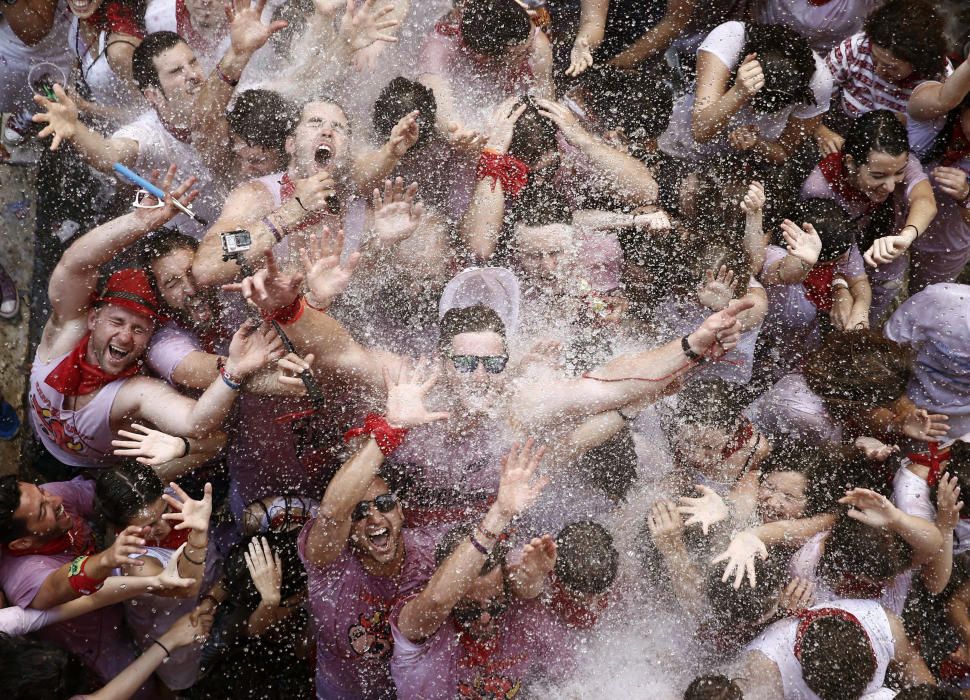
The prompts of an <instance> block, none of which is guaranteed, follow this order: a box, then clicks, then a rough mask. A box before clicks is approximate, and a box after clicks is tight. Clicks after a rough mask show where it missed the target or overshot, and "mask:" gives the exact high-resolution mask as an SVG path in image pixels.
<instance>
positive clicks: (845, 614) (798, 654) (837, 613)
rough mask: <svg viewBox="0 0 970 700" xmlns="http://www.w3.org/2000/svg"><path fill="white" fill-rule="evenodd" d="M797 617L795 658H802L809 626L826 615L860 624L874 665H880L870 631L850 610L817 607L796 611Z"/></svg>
mask: <svg viewBox="0 0 970 700" xmlns="http://www.w3.org/2000/svg"><path fill="white" fill-rule="evenodd" d="M795 617H797V618H798V619H799V623H798V629H797V631H796V632H795V650H794V651H795V658H796V659H798V660H799V661H801V660H802V642H803V640H804V638H805V633H806V632H808V628H809V627H811V626H812V623H813V622H815V621H816V620H820V619H822V618H825V617H836V618H838V619H840V620H845V621H846V622H851V623H852V624H854V625H858V626H859V629H861V630H862V633H863V634H864V635H865V636H866V641H867V642H868V643H869V653H871V654H872V663H873V665H878V663H877V659H876V652H875V649H873V647H872V639H870V637H869V633H868V632H866V628H865V627H863V626H862V623H861V622H859V618H857V617H856V616H855V615H853V614H852V613H850V612H849V611H848V610H843V609H842V608H817V609H815V610H802V611H801V612H799V613H796V615H795Z"/></svg>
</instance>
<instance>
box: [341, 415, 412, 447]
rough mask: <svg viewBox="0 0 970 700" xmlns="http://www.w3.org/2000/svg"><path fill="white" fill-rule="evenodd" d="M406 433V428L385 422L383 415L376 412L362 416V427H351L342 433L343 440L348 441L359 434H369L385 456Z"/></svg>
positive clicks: (400, 441)
mask: <svg viewBox="0 0 970 700" xmlns="http://www.w3.org/2000/svg"><path fill="white" fill-rule="evenodd" d="M407 434H408V430H407V428H395V427H394V426H392V425H391V424H390V423H388V422H387V419H386V418H384V416H381V415H378V414H377V413H368V414H367V416H366V417H365V418H364V426H363V427H362V428H351V429H350V430H348V431H347V432H346V433H344V442H350V441H351V440H353V439H354V438H355V437H359V436H361V435H370V436H371V437H372V438H374V439H375V440H376V441H377V446H378V447H380V448H381V452H383V453H384V456H385V457H386V456H387V455H389V454H391V453H392V452H393V451H394V450H396V449H397V448H398V447H400V445H401V443H402V442H404V438H406V437H407Z"/></svg>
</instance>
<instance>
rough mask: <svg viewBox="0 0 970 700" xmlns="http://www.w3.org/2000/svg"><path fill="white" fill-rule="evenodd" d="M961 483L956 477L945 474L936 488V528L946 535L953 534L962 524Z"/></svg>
mask: <svg viewBox="0 0 970 700" xmlns="http://www.w3.org/2000/svg"><path fill="white" fill-rule="evenodd" d="M962 509H963V501H961V500H960V482H959V481H957V478H956V477H955V476H950V474H949V473H944V474H943V476H941V477H940V482H939V484H938V485H937V487H936V526H937V527H938V528H939V529H940V532H942V533H943V534H944V535H946V534H947V533H948V532H951V531H952V530H953V529H954V528H955V527H956V526H957V523H959V522H960V511H961V510H962Z"/></svg>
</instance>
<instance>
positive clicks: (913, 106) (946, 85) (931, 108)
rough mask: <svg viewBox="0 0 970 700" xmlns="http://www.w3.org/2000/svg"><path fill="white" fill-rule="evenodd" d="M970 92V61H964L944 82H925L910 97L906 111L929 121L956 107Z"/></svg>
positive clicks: (920, 119) (921, 119)
mask: <svg viewBox="0 0 970 700" xmlns="http://www.w3.org/2000/svg"><path fill="white" fill-rule="evenodd" d="M968 92H970V61H964V62H963V63H961V64H960V66H959V67H958V68H957V69H956V70H955V71H953V73H951V74H950V75H949V76H947V78H946V80H944V81H943V82H942V83H941V82H938V81H935V80H931V81H927V82H925V83H923V84H922V85H920V86H919V87H917V88H916V89H915V90H913V94H912V95H911V96H910V98H909V104H908V105H907V106H906V112H907V113H908V114H909V116H910V117H912V118H913V119H918V120H919V121H923V122H929V121H933V120H934V119H937V118H939V117H942V116H945V115H946V113H947V112H949V111H950V110H951V109H956V108H957V107H959V106H960V103H961V102H963V98H964V97H966V96H967V93H968Z"/></svg>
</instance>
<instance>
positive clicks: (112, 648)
mask: <svg viewBox="0 0 970 700" xmlns="http://www.w3.org/2000/svg"><path fill="white" fill-rule="evenodd" d="M43 488H44V490H46V491H47V492H48V493H50V494H51V495H53V496H60V497H61V498H63V499H64V508H65V509H66V510H67V511H68V512H70V513H71V515H72V516H73V517H75V518H86V517H88V516H90V515H91V514H92V512H93V508H94V482H93V481H89V480H86V479H83V478H81V477H78V478H76V479H73V480H72V481H57V482H51V483H48V484H44V486H43ZM74 558H75V557H74V555H73V554H71V553H68V552H65V553H63V554H48V555H41V554H28V555H25V556H19V557H16V556H11V555H9V554H7V553H5V554H4V557H3V560H2V561H0V588H2V589H3V592H4V594H5V595H6V596H7V598H8V600H9V601H10V602H11V603H13V604H14V605H19V606H21V607H24V608H26V607H29V606H30V604H31V602H32V601H33V600H34V598H35V597H36V596H37V593H38V591H40V589H41V587H42V586H43V585H44V581H46V580H47V577H48V576H50V575H51V574H53V573H54V572H55V571H57V570H58V569H59V568H61V567H62V566H64V564H68V563H70V562H71V561H72V560H73V559H74ZM38 636H39V637H40V638H42V639H45V640H47V641H50V642H53V643H55V644H58V645H60V646H63V647H64V648H66V649H68V650H69V651H72V652H74V653H75V654H77V655H78V656H79V657H80V658H81V660H82V661H83V662H84V663H85V665H87V666H89V667H90V668H92V669H94V670H95V671H97V673H98V674H100V676H101V677H102V679H104V680H110V679H111V678H114V677H115V676H116V675H117V674H118V673H120V672H121V671H122V670H124V668H125V667H126V666H127V665H128V664H129V663H131V662H132V661H134V660H135V647H134V645H133V644H132V642H131V639H130V638H129V637H128V634H127V632H126V631H125V627H124V618H123V611H122V607H121V606H120V605H109V606H108V607H105V608H102V609H100V610H96V611H94V612H91V613H88V614H86V615H81V616H80V617H76V618H74V619H73V620H67V621H65V622H60V623H57V624H53V625H50V626H48V627H46V628H44V629H43V630H40V631H39V632H38Z"/></svg>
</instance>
